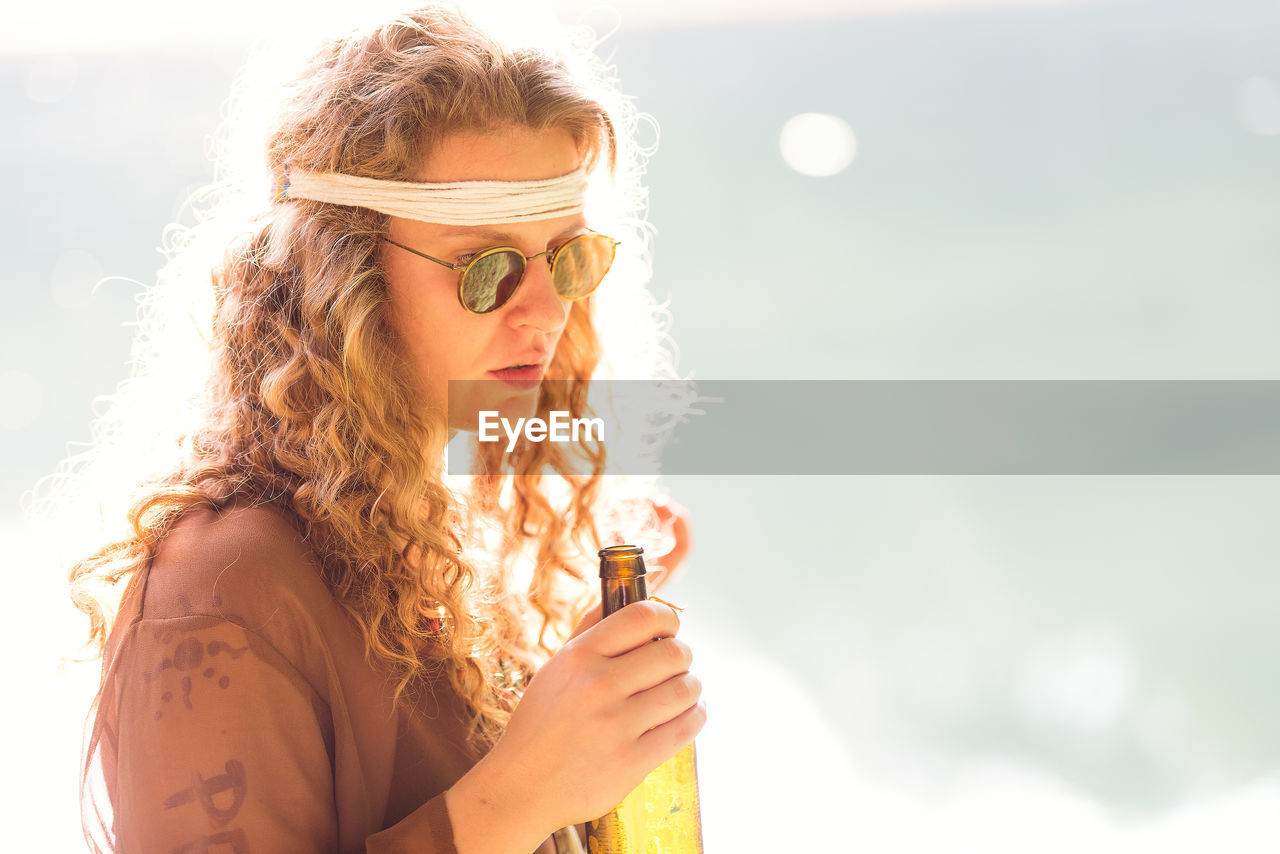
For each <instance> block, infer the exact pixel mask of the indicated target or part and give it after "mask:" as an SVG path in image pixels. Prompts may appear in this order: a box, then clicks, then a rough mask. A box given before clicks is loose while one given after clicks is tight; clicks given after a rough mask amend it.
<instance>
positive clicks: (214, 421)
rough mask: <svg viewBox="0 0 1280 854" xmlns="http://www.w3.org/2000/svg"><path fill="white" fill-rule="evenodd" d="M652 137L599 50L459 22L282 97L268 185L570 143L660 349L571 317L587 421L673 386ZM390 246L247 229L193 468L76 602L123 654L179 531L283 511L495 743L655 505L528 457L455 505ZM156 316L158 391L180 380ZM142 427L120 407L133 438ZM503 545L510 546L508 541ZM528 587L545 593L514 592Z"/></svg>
mask: <svg viewBox="0 0 1280 854" xmlns="http://www.w3.org/2000/svg"><path fill="white" fill-rule="evenodd" d="M635 121H636V116H635V114H634V112H633V111H631V110H630V108H629V105H628V104H627V102H626V101H625V100H624V99H621V98H620V96H618V95H617V91H616V86H614V85H613V84H612V82H611V81H610V80H609V79H608V78H607V75H606V74H605V69H604V67H603V65H601V64H600V63H599V62H598V60H595V59H594V57H593V56H591V55H590V54H589V51H581V50H579V51H578V52H577V53H572V52H571V53H569V54H559V53H552V52H548V51H545V50H542V49H539V48H527V47H512V46H509V45H504V44H501V43H499V41H498V40H497V39H495V38H494V37H493V36H492V35H491V34H490V33H488V32H487V31H485V30H482V29H481V28H480V27H478V26H477V25H476V24H474V23H473V22H472V21H470V20H469V19H468V18H467V17H465V16H463V15H462V14H460V13H459V12H458V11H457V10H455V9H452V8H450V7H445V6H432V7H430V8H426V9H421V10H418V11H414V12H412V13H408V14H404V15H401V16H399V17H396V18H395V19H393V20H391V21H389V22H385V23H383V24H381V25H379V26H377V27H375V28H372V29H369V30H365V31H363V32H357V33H353V34H351V35H348V36H346V37H343V38H338V39H334V40H331V41H329V42H327V43H325V44H324V45H323V47H322V48H321V49H320V50H319V52H318V53H316V54H315V55H314V57H313V58H312V59H311V60H310V62H309V63H307V65H306V67H305V68H304V69H303V71H302V73H301V74H299V75H298V76H297V78H296V80H295V81H294V82H293V83H292V84H290V85H289V86H288V87H286V89H285V90H284V97H283V99H282V101H281V102H280V105H279V107H278V109H277V111H276V118H275V123H274V126H273V127H272V128H271V130H270V134H269V137H268V141H267V145H266V152H267V166H268V168H269V170H270V172H271V175H272V176H273V177H274V178H275V179H276V180H277V181H278V180H279V179H280V178H281V177H282V175H283V173H284V172H285V170H286V169H288V168H291V167H292V168H298V169H306V170H313V171H334V172H343V173H346V174H351V175H361V176H367V177H372V178H381V179H392V180H396V179H399V180H407V179H410V177H411V174H412V173H413V172H414V170H415V169H417V168H418V167H419V165H420V164H421V162H422V159H423V158H424V157H430V154H431V151H432V148H433V146H434V145H435V144H436V143H437V142H438V141H439V140H440V139H441V138H442V137H443V136H445V135H447V134H450V133H453V132H456V131H462V130H471V131H476V130H479V131H483V130H485V129H491V128H498V127H501V126H504V125H519V126H525V127H529V128H532V129H535V130H537V129H548V128H559V129H564V130H567V131H569V132H570V133H571V134H572V136H573V138H574V139H575V140H576V142H577V144H578V146H579V149H580V151H581V152H582V153H583V156H584V158H585V162H586V164H587V165H588V166H589V167H591V168H595V170H596V171H597V172H601V171H607V172H608V173H609V174H610V175H611V176H612V178H613V181H612V184H611V186H612V192H613V195H614V197H615V198H616V199H618V200H620V201H619V202H618V205H617V209H618V210H619V211H621V212H622V213H620V214H619V215H618V216H619V218H618V219H617V220H616V222H615V223H613V224H612V227H614V228H623V229H624V235H623V236H624V244H628V243H629V244H630V248H631V249H632V250H633V254H632V256H631V257H630V259H629V260H627V259H622V258H620V259H619V261H620V263H619V264H618V265H617V266H616V267H615V271H614V273H613V274H612V275H611V277H610V282H609V285H608V289H605V290H609V289H612V290H614V291H615V294H614V296H613V297H612V299H613V300H614V303H613V310H614V313H615V314H617V313H619V312H621V313H622V314H624V315H625V318H626V320H625V324H626V325H627V326H628V327H630V328H631V329H632V330H636V331H638V335H637V336H635V337H634V338H633V340H643V341H645V342H646V343H645V344H643V345H641V346H640V347H639V348H638V349H635V350H634V352H633V353H630V354H623V356H622V357H621V358H617V359H615V360H614V361H613V362H612V363H610V364H609V365H606V362H607V361H608V360H607V359H606V351H605V348H604V347H603V346H602V336H601V334H600V332H599V322H598V320H599V316H600V314H601V311H600V302H601V301H603V300H607V299H609V297H606V296H605V295H604V292H603V291H602V292H601V294H597V295H593V296H592V297H590V298H588V299H585V300H582V301H579V302H576V303H574V304H573V307H572V310H571V314H570V317H569V319H568V321H567V326H566V328H565V331H564V334H563V336H562V339H561V341H560V343H559V346H558V348H557V350H556V352H555V355H554V359H553V361H552V363H551V365H550V367H549V369H548V373H547V378H548V379H549V380H562V381H565V382H552V383H548V384H547V385H546V386H545V387H544V388H543V390H542V391H541V392H540V396H539V400H538V410H539V412H540V413H542V414H543V415H545V414H546V413H547V412H548V411H550V410H553V409H556V410H567V411H570V412H571V413H573V414H574V415H578V414H580V413H581V412H582V411H583V409H584V406H585V398H586V390H587V386H588V383H589V381H590V380H591V379H592V377H593V376H597V375H601V374H605V375H613V376H620V375H621V374H622V373H625V372H624V371H621V370H620V369H619V367H618V365H620V364H630V365H631V366H632V367H633V369H634V370H637V371H639V372H640V374H641V375H642V376H643V375H648V376H654V375H661V376H670V375H673V374H672V371H671V368H670V359H669V357H667V356H665V355H664V351H663V349H662V348H661V347H659V346H657V345H658V344H659V342H661V341H662V338H663V335H662V330H661V326H660V319H661V311H660V309H659V308H658V307H657V306H655V305H654V304H653V302H652V298H651V297H649V296H648V292H647V290H645V288H644V287H643V285H644V279H645V278H646V277H647V264H646V262H645V260H644V252H645V247H646V246H647V234H646V233H645V231H644V227H643V210H642V209H641V207H640V206H642V204H643V193H642V190H641V189H640V185H639V177H638V176H639V164H640V161H641V159H642V156H641V155H642V152H640V151H639V149H638V148H637V147H636V145H635V143H634V141H633V139H632V136H633V130H634V127H635ZM620 129H621V130H622V131H623V132H621V133H620ZM223 218H224V219H225V216H224V217H223ZM213 219H214V220H216V219H217V217H214V218H213ZM387 225H388V217H386V216H385V215H383V214H379V213H377V212H374V211H370V210H365V209H360V208H350V207H341V206H336V205H330V204H325V203H317V202H309V201H289V202H276V203H274V204H272V205H271V206H270V207H269V208H261V209H259V210H258V211H257V212H255V213H254V214H252V215H251V216H249V217H246V218H241V220H240V225H239V228H238V229H237V230H236V231H237V233H236V235H235V236H234V238H232V239H231V240H230V241H229V242H226V243H224V244H223V248H224V253H223V256H222V258H221V259H220V260H219V261H218V262H216V263H215V264H213V268H212V275H211V276H210V275H209V268H208V267H205V268H203V270H204V272H203V275H204V279H203V283H204V288H205V289H206V290H207V289H208V288H209V285H210V283H211V285H212V291H211V310H210V311H209V315H208V322H207V325H204V326H203V334H204V336H205V340H204V345H205V347H206V349H207V352H208V359H209V362H208V364H209V368H208V382H207V384H206V386H205V388H204V391H203V393H202V395H201V396H200V398H199V399H198V401H197V405H196V406H195V407H194V409H193V411H194V412H196V413H197V416H196V418H195V420H194V421H193V422H192V424H191V426H189V427H188V428H187V429H186V430H185V431H183V432H181V433H180V434H177V433H175V434H174V435H173V436H170V437H169V440H170V444H172V445H174V446H175V447H179V448H180V452H179V453H178V454H177V455H176V456H175V457H174V458H173V459H174V463H173V464H172V465H170V466H168V467H167V468H166V469H165V470H162V471H160V472H159V473H158V474H156V475H154V476H152V477H150V478H149V479H148V480H146V482H145V483H144V484H143V487H142V488H141V490H140V492H137V493H135V494H134V496H133V498H132V503H131V509H130V510H129V512H128V527H127V528H126V529H125V531H124V536H123V537H121V538H120V539H119V540H118V541H116V542H114V543H112V544H111V545H108V546H106V547H104V548H100V549H98V550H97V551H96V552H95V553H93V554H92V556H91V557H89V558H87V559H84V560H81V561H80V562H79V563H77V564H76V565H75V567H74V569H73V570H72V573H71V581H72V598H73V600H74V602H75V603H76V606H77V607H78V608H80V610H82V611H84V612H85V613H86V614H87V615H88V616H89V619H90V640H91V642H92V643H93V644H95V645H96V647H97V649H98V650H99V651H101V649H102V647H103V645H104V644H105V642H106V639H107V637H108V635H109V633H110V631H111V629H112V625H113V621H114V617H115V614H116V613H117V609H118V607H119V602H120V600H121V598H122V596H124V595H128V592H129V587H130V586H131V582H133V581H135V580H136V579H138V578H140V577H141V576H142V575H143V574H144V572H143V571H144V570H145V567H146V566H147V565H148V563H149V562H150V561H151V560H152V558H153V557H154V555H155V554H156V551H157V549H158V546H159V544H160V542H161V541H162V540H163V539H164V538H165V536H166V535H167V533H168V532H169V531H170V530H171V529H172V527H173V526H174V524H175V523H176V522H177V521H178V520H180V519H181V518H183V516H184V515H186V514H187V513H188V512H189V511H191V510H192V509H193V508H197V507H212V508H215V509H221V508H226V507H229V506H230V505H232V504H233V503H242V502H251V503H264V502H270V503H272V504H274V505H276V506H278V507H280V508H282V509H283V510H284V511H286V512H287V513H288V514H290V515H291V517H292V518H293V519H294V520H295V521H296V523H297V524H298V526H299V528H300V529H302V530H305V531H306V532H307V536H308V542H309V543H311V544H312V545H313V547H314V548H315V550H316V552H317V554H318V555H319V557H320V559H321V563H322V572H323V574H324V578H325V581H326V583H327V584H328V586H329V587H330V589H331V590H332V591H333V594H334V595H335V597H336V598H337V599H338V601H339V602H340V603H341V604H342V605H343V606H344V607H345V608H346V610H347V611H348V612H349V613H350V614H351V615H352V616H353V617H354V618H355V620H356V621H357V622H358V624H359V626H360V628H361V630H362V632H363V634H364V638H365V643H366V652H367V655H368V657H369V658H370V660H371V662H372V663H375V664H376V665H378V666H381V667H384V668H386V669H387V670H389V671H390V672H391V673H393V674H394V675H395V677H396V679H397V693H396V697H397V700H398V699H399V698H400V696H401V694H402V693H403V692H406V691H411V690H412V689H414V688H415V687H416V686H417V685H419V684H421V682H420V680H421V679H422V678H423V677H426V676H428V675H430V674H431V673H434V672H436V671H437V670H439V669H443V670H444V672H446V673H447V674H448V676H449V679H450V681H451V684H452V687H453V689H454V690H455V691H456V692H457V694H458V695H459V696H460V697H461V698H463V699H464V700H465V701H466V703H467V704H468V707H469V708H470V710H471V713H472V716H473V719H472V721H471V722H470V723H471V732H472V735H473V738H474V739H475V740H476V741H477V742H478V743H481V744H491V743H492V742H493V740H494V739H495V738H496V737H497V734H498V733H499V732H500V731H501V730H502V728H503V727H504V726H505V723H506V721H507V719H508V717H509V715H510V713H511V711H512V709H513V707H514V703H515V701H516V699H518V695H519V690H520V687H521V685H522V684H523V682H524V681H525V680H526V679H527V678H528V677H529V676H530V675H531V674H532V672H533V671H534V670H535V669H536V667H537V666H538V664H539V663H540V661H541V660H544V659H545V657H546V655H548V654H550V653H551V652H552V651H553V650H554V647H555V645H556V644H557V643H558V642H559V641H561V640H562V639H563V638H564V637H565V635H566V632H567V629H568V627H569V625H570V622H571V621H572V619H574V617H576V616H577V614H576V613H575V608H579V607H580V606H581V604H582V602H583V601H584V600H583V593H584V590H585V589H586V588H587V585H588V581H587V577H588V571H589V567H590V563H591V561H590V558H591V554H592V553H593V552H594V550H595V549H597V548H599V546H600V545H601V543H602V537H601V531H600V530H599V528H600V524H599V523H600V520H601V518H602V516H601V513H602V512H603V511H604V509H605V508H606V506H608V507H617V508H621V509H618V510H617V512H618V513H624V512H632V513H633V518H636V517H635V516H634V513H635V512H636V511H635V507H638V506H639V504H638V503H633V504H631V505H625V504H611V503H610V502H609V501H605V500H604V496H603V491H604V482H603V481H602V478H601V475H600V472H601V471H602V466H603V461H602V460H594V461H593V464H594V471H595V474H593V475H590V476H574V475H570V474H568V473H567V472H568V471H569V469H568V468H567V467H566V466H565V465H564V463H565V461H564V460H562V459H560V458H559V457H558V456H556V454H557V453H558V452H557V451H553V450H549V449H543V447H542V446H538V447H535V448H533V449H531V450H530V451H529V452H527V453H525V454H524V455H523V456H520V457H518V458H517V461H516V463H515V471H514V472H510V471H509V472H508V473H507V474H505V475H485V476H476V477H473V478H471V479H470V481H469V486H468V488H467V489H463V488H462V487H461V486H460V485H457V484H453V482H452V481H451V479H450V478H448V476H447V475H446V473H445V472H444V471H443V469H442V464H441V454H440V453H439V452H440V451H441V450H442V449H443V448H444V443H445V441H446V439H447V436H446V431H447V427H446V425H444V424H441V423H432V422H430V421H428V420H427V419H426V418H425V417H424V416H422V415H421V414H420V412H419V410H418V409H416V408H415V406H414V396H415V395H414V392H413V385H412V380H411V378H410V376H409V370H408V363H407V359H406V356H405V354H404V353H403V351H402V349H401V346H400V343H399V342H398V341H397V339H396V337H395V336H394V335H393V334H392V332H391V330H390V327H389V325H388V323H387V320H386V319H385V317H384V310H385V307H386V304H387V294H386V281H385V276H384V273H383V271H382V269H381V268H380V266H379V263H378V260H377V259H378V252H377V247H378V244H379V240H380V238H381V237H382V236H383V235H384V234H385V233H386V230H387ZM189 256H190V253H188V255H187V256H186V257H185V258H184V256H183V255H182V254H181V253H180V254H179V256H178V257H177V258H176V259H175V261H174V262H172V263H171V264H170V266H169V268H167V270H166V272H165V273H162V276H161V285H160V288H166V287H176V286H177V282H178V280H179V279H181V280H183V281H184V282H186V283H187V286H188V287H190V286H191V281H192V280H193V279H194V277H193V274H192V272H191V271H192V269H197V270H198V267H195V266H193V265H192V264H191V263H190V257H189ZM208 296H209V295H208V294H206V295H205V297H208ZM154 301H155V302H156V304H157V305H158V304H160V302H162V301H163V298H162V297H157V298H156V299H155V300H154ZM170 314H172V312H170ZM153 315H155V316H153V317H151V318H150V324H151V327H145V326H144V330H143V332H144V334H143V336H142V340H143V344H142V345H141V348H142V349H141V351H140V357H139V358H140V359H141V361H142V362H143V363H144V364H143V369H144V370H143V372H142V373H143V374H145V368H146V363H148V362H149V363H153V364H155V363H159V362H161V361H163V360H164V358H165V354H164V352H163V348H162V347H160V346H158V345H157V343H156V342H157V341H160V340H161V336H160V335H159V333H158V332H157V331H156V330H158V329H160V327H161V326H162V325H163V324H162V322H161V321H160V320H158V319H156V318H157V317H158V314H157V313H156V312H153ZM166 322H172V318H170V320H169V321H166ZM148 328H150V329H151V332H150V333H148V331H147V330H148ZM619 328H620V327H619ZM148 334H149V335H150V337H148ZM646 348H647V349H646ZM637 353H639V354H641V356H640V358H638V359H637V358H636V354H637ZM606 367H608V370H607V371H606V370H605V368H606ZM138 387H139V388H141V387H142V386H138ZM126 391H127V389H126ZM135 391H136V389H135ZM135 397H136V394H135ZM128 405H129V400H128V395H127V394H123V393H122V396H121V398H120V399H119V400H118V401H117V404H116V407H115V410H116V415H117V416H119V415H120V410H122V409H124V408H127V406H128ZM108 420H110V419H108ZM174 439H177V441H176V442H174V441H173V440H174ZM488 464H489V465H490V466H492V465H494V461H493V460H492V459H490V460H488ZM490 470H493V469H490ZM548 470H550V471H549V472H548ZM544 472H547V473H546V474H544ZM513 473H514V474H520V475H522V476H520V477H512V476H510V475H511V474H513ZM628 506H630V507H631V510H630V511H628V510H627V507H628ZM648 521H649V522H650V523H651V522H652V519H651V518H649V519H648ZM486 531H488V532H489V533H492V532H493V531H497V532H499V536H498V538H497V540H496V542H490V541H487V540H486ZM606 533H607V532H606ZM490 539H492V538H490ZM464 555H465V556H464ZM522 566H523V567H524V569H525V570H527V573H528V582H527V585H524V586H523V587H522V586H521V585H519V584H516V583H514V578H515V576H516V573H517V572H518V571H519V570H520V569H521V567H522ZM531 628H532V629H536V631H531Z"/></svg>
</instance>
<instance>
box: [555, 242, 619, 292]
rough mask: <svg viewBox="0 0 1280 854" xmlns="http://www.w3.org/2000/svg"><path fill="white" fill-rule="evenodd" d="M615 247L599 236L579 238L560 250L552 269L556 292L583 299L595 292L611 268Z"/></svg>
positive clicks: (612, 243)
mask: <svg viewBox="0 0 1280 854" xmlns="http://www.w3.org/2000/svg"><path fill="white" fill-rule="evenodd" d="M615 246H616V244H615V243H614V242H613V241H612V240H610V239H609V238H607V237H605V236H604V235H602V234H582V235H579V236H578V237H575V238H573V239H572V240H570V241H569V242H568V243H566V244H564V245H563V246H561V247H560V249H559V250H558V251H557V252H556V257H555V261H554V262H552V265H551V275H552V278H553V279H554V280H555V284H556V292H557V293H559V294H560V296H562V297H564V298H565V299H582V298H583V297H585V296H587V295H588V294H590V293H591V292H592V291H594V290H595V289H596V288H597V287H598V286H599V284H600V282H601V281H602V280H603V279H604V275H605V273H607V272H609V267H611V266H612V265H613V255H614V252H615Z"/></svg>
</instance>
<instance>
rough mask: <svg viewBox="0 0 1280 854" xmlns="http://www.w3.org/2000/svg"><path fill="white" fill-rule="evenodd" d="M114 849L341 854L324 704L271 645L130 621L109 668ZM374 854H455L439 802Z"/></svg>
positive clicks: (192, 625) (228, 626)
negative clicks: (130, 625) (111, 719)
mask: <svg viewBox="0 0 1280 854" xmlns="http://www.w3.org/2000/svg"><path fill="white" fill-rule="evenodd" d="M111 682H112V684H113V685H114V688H115V690H114V695H115V698H116V699H115V706H114V712H115V713H114V715H112V717H113V718H114V719H115V723H114V727H113V730H114V736H115V737H114V738H113V739H112V740H111V741H112V742H113V745H112V748H113V749H110V752H111V753H112V754H114V756H113V757H112V758H113V759H114V765H115V773H114V775H113V776H114V781H115V786H114V789H115V794H114V797H113V812H114V822H113V823H114V836H115V843H116V849H117V850H119V851H140V852H151V851H156V852H173V854H250V852H274V851H290V852H298V854H304V852H305V854H310V852H317V854H319V852H324V854H330V853H331V852H336V851H338V849H339V845H340V843H339V829H338V817H337V814H336V809H335V806H334V804H335V793H334V779H333V749H334V748H333V734H332V729H331V723H330V721H331V718H330V717H329V715H328V709H327V706H326V705H325V703H324V701H323V700H322V699H321V698H320V696H319V695H318V694H317V692H316V691H315V690H314V688H313V687H312V686H311V685H310V684H309V683H308V682H307V681H306V680H305V679H304V678H303V677H302V676H301V675H300V674H299V673H298V671H297V670H296V669H295V668H294V667H293V666H292V665H291V664H290V663H289V662H288V661H287V660H286V659H285V658H284V657H283V656H282V655H281V654H280V653H279V652H278V651H277V650H276V649H275V648H274V647H273V646H272V645H271V644H270V643H269V642H267V641H266V640H264V639H263V638H262V637H261V636H259V635H258V634H256V633H255V632H253V631H251V630H249V629H246V628H244V627H242V626H240V625H238V624H236V623H232V622H228V621H224V620H219V619H216V618H211V617H191V618H180V619H169V620H150V621H148V620H144V621H141V622H139V623H137V624H135V625H134V626H133V627H132V629H131V631H130V634H129V635H128V636H127V638H126V639H125V641H124V642H123V643H122V645H121V647H120V649H119V650H118V652H117V654H116V656H115V665H114V666H113V668H112V679H111ZM366 851H367V852H368V854H401V852H406V853H407V852H413V853H414V854H457V852H456V849H455V847H454V840H453V830H452V826H451V824H450V822H449V815H448V812H447V810H446V808H445V802H444V795H443V794H442V795H439V796H437V797H435V798H433V799H431V800H430V801H428V802H427V803H426V804H424V805H423V806H422V807H420V808H419V809H417V810H415V811H414V812H413V813H412V814H410V815H409V816H407V817H406V818H405V819H404V820H403V821H401V822H399V823H398V824H396V825H395V826H394V827H391V828H387V829H386V830H383V831H381V832H378V833H375V834H373V835H372V836H369V837H368V839H367V840H366Z"/></svg>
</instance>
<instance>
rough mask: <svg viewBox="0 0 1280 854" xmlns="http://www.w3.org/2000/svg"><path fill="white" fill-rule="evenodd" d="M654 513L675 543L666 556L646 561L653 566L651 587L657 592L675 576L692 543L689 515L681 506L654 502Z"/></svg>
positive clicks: (650, 572) (649, 573)
mask: <svg viewBox="0 0 1280 854" xmlns="http://www.w3.org/2000/svg"><path fill="white" fill-rule="evenodd" d="M653 512H654V513H656V514H657V516H658V524H659V525H660V526H661V527H662V532H663V534H664V535H666V536H669V537H670V538H671V540H672V542H673V543H674V544H673V545H672V547H671V549H670V550H669V551H667V552H666V553H665V554H659V555H655V556H654V557H653V558H652V559H651V560H649V561H646V563H648V564H651V566H649V567H647V568H648V570H649V571H648V575H649V576H650V578H649V587H650V588H652V589H654V590H657V589H658V588H660V587H661V586H662V585H664V584H666V583H667V582H668V581H670V580H671V579H672V577H673V576H674V575H675V573H676V569H677V568H678V567H679V566H680V564H681V562H683V561H684V558H685V555H687V554H688V553H689V547H690V545H691V544H692V541H691V539H690V537H689V513H688V511H687V510H685V509H684V508H683V507H681V506H680V505H679V504H676V503H674V502H668V503H661V504H660V503H658V502H656V501H654V502H653ZM666 536H664V539H666Z"/></svg>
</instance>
